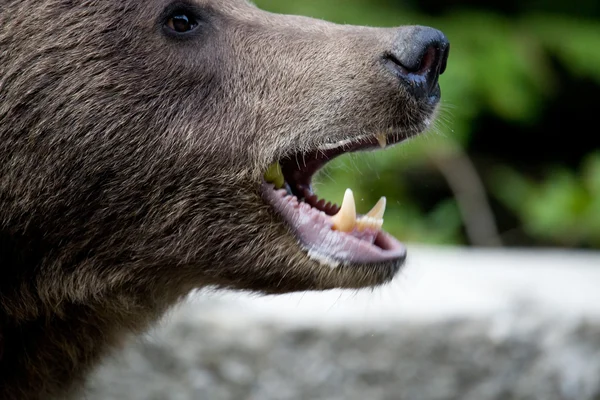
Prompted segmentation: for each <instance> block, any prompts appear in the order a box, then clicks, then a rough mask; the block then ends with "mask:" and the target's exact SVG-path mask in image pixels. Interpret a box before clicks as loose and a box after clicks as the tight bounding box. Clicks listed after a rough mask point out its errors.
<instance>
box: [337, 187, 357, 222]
mask: <svg viewBox="0 0 600 400" xmlns="http://www.w3.org/2000/svg"><path fill="white" fill-rule="evenodd" d="M331 222H333V228H334V229H336V230H338V231H341V232H346V233H348V232H352V230H353V229H354V227H355V226H356V204H355V202H354V194H353V193H352V190H350V189H347V190H346V193H345V194H344V201H343V202H342V207H341V208H340V211H339V212H338V213H337V214H336V215H334V216H333V217H331Z"/></svg>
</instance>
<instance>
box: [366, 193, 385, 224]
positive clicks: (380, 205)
mask: <svg viewBox="0 0 600 400" xmlns="http://www.w3.org/2000/svg"><path fill="white" fill-rule="evenodd" d="M386 204H387V199H386V198H385V197H382V198H381V199H379V201H378V202H377V204H375V207H373V208H372V209H371V211H369V212H368V213H367V214H366V216H367V217H371V218H375V219H383V215H384V214H385V206H386Z"/></svg>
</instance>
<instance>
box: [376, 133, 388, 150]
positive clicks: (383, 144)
mask: <svg viewBox="0 0 600 400" xmlns="http://www.w3.org/2000/svg"><path fill="white" fill-rule="evenodd" d="M377 141H378V142H379V145H380V146H381V148H382V149H385V148H386V146H387V135H386V134H385V133H380V134H379V135H377Z"/></svg>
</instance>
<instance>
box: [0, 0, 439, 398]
mask: <svg viewBox="0 0 600 400" xmlns="http://www.w3.org/2000/svg"><path fill="white" fill-rule="evenodd" d="M195 4H196V5H197V7H198V10H199V11H200V13H201V15H202V16H203V18H202V21H203V22H202V24H201V27H200V29H199V31H198V32H199V34H198V35H196V36H195V37H194V38H193V39H191V40H185V41H178V40H174V39H172V38H168V37H166V36H165V34H164V33H163V31H162V29H161V26H162V25H161V23H159V17H160V16H161V14H162V12H163V10H164V8H165V7H166V6H167V5H168V1H167V0H148V1H145V0H81V1H73V0H0V26H1V27H2V28H1V31H0V157H1V158H0V160H1V161H0V398H1V399H2V400H15V399H27V400H33V399H48V398H50V397H52V396H63V395H64V393H66V392H67V391H69V390H70V389H71V388H72V387H73V386H74V385H75V384H76V383H77V382H78V381H79V380H80V379H82V378H83V377H84V375H85V373H86V372H87V371H88V369H89V368H90V367H91V366H93V365H94V364H95V363H97V361H98V360H99V359H100V358H101V357H102V355H103V354H104V353H105V352H106V351H107V350H108V349H110V348H111V347H113V346H116V345H118V344H119V342H120V341H121V340H122V338H123V336H124V335H125V334H126V333H128V332H137V331H140V330H142V329H144V328H146V327H147V326H148V324H150V323H151V322H152V321H154V320H155V319H156V318H158V317H159V316H160V315H161V314H162V313H163V312H164V311H165V310H167V309H168V307H170V306H171V305H173V304H174V303H176V302H177V301H178V300H179V299H180V298H181V297H182V296H184V295H185V294H187V293H188V292H189V291H190V290H192V289H193V288H200V287H205V286H209V285H210V286H216V287H228V288H234V289H242V290H251V291H255V292H261V293H284V292H290V291H300V290H324V289H329V288H335V287H344V288H358V287H365V286H375V285H379V284H382V283H385V282H387V281H389V280H390V279H391V278H392V277H393V276H394V275H395V273H396V272H397V270H398V268H399V267H400V265H392V266H390V265H364V266H342V267H340V268H337V269H331V268H328V267H324V266H321V265H320V264H318V263H316V262H314V261H312V260H310V259H309V258H308V257H307V255H306V253H305V252H304V251H303V250H302V249H301V248H300V247H299V246H298V244H297V243H296V241H295V239H294V237H293V236H292V235H291V234H290V232H289V231H288V228H287V227H286V225H285V224H284V223H283V222H282V221H281V220H280V219H279V218H278V217H277V216H276V215H275V214H274V213H273V212H272V210H271V209H270V208H269V207H268V206H267V205H266V204H265V203H264V202H263V201H262V200H261V198H260V194H259V191H258V185H259V182H260V179H261V176H262V172H263V171H264V170H265V169H266V167H267V166H268V165H269V164H270V163H271V162H273V161H274V160H276V159H279V158H281V157H282V156H283V155H286V154H290V153H292V152H297V151H302V150H308V149H314V148H315V146H317V145H319V144H323V143H331V142H334V141H338V140H342V139H347V138H350V137H355V136H358V135H361V134H365V133H373V132H376V131H379V130H382V129H387V128H392V129H395V130H396V131H397V132H398V133H399V134H404V135H411V134H414V133H417V132H418V131H421V130H422V129H423V128H424V125H423V120H424V118H425V117H428V116H430V115H431V114H432V113H433V112H434V110H433V107H431V106H426V105H423V104H421V103H418V102H417V101H416V100H414V99H412V97H410V96H409V95H408V93H407V92H406V91H404V89H402V87H401V86H400V85H399V84H398V82H397V81H396V80H395V78H394V77H393V76H392V75H391V74H389V73H388V71H386V70H385V68H384V67H383V66H382V64H381V63H380V57H381V55H382V54H383V53H385V52H386V51H389V50H390V49H392V48H394V47H398V46H402V43H406V44H407V45H408V44H410V29H411V28H408V27H406V28H402V29H373V28H363V27H352V26H339V25H334V24H330V23H326V22H322V21H316V20H312V19H307V18H301V17H292V16H279V15H273V14H268V13H266V12H263V11H259V10H257V9H256V8H254V7H252V6H251V5H249V4H246V3H244V2H243V1H241V0H196V3H195ZM403 40H404V42H403Z"/></svg>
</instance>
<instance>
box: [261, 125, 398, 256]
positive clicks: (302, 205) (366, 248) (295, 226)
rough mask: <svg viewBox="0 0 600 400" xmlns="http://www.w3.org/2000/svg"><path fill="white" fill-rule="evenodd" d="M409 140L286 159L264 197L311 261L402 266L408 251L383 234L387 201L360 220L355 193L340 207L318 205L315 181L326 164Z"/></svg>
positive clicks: (375, 139)
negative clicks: (394, 264)
mask: <svg viewBox="0 0 600 400" xmlns="http://www.w3.org/2000/svg"><path fill="white" fill-rule="evenodd" d="M404 139H406V136H401V135H394V134H389V135H388V134H380V135H376V136H369V137H363V138H359V139H355V140H349V141H344V142H339V143H334V144H331V145H326V146H322V147H320V148H318V149H316V150H315V151H313V152H309V153H301V154H296V155H293V156H291V157H287V158H285V159H283V160H280V161H279V162H276V163H274V164H273V165H271V166H270V168H269V170H268V171H267V172H266V173H265V175H264V182H263V184H262V194H263V197H264V199H265V201H267V203H269V204H270V205H272V206H273V207H274V209H275V210H276V212H277V213H278V214H280V215H281V216H282V218H283V219H284V220H285V221H286V222H287V223H288V225H289V226H290V227H291V228H292V231H293V233H294V234H295V236H296V237H297V239H298V240H299V242H300V244H301V245H302V246H303V247H304V248H305V250H306V251H307V252H308V255H309V256H310V257H311V258H313V259H316V260H318V261H319V262H321V263H324V264H327V265H329V266H332V267H335V266H338V265H340V264H344V265H347V264H380V263H391V262H394V263H395V262H402V261H404V259H405V258H406V247H405V246H404V245H403V244H402V243H401V242H399V241H398V240H397V239H396V238H394V237H393V236H391V235H390V234H388V233H386V232H385V231H384V230H383V229H382V226H383V217H384V213H385V207H386V198H385V197H382V198H381V199H380V200H379V201H378V202H377V204H375V206H374V207H373V209H372V210H371V211H369V212H368V213H366V214H365V215H360V214H357V213H356V207H355V201H354V195H353V193H352V190H351V189H347V190H346V193H345V194H344V200H343V202H342V204H341V205H339V206H338V205H336V204H331V203H328V202H326V201H325V200H323V199H319V197H318V196H317V195H316V194H315V193H314V192H313V189H312V185H311V180H312V177H313V176H314V174H315V173H316V172H317V171H319V170H320V169H321V168H322V167H323V166H324V165H325V164H326V163H327V162H329V161H331V160H333V159H334V158H336V157H338V156H340V155H342V154H344V153H350V152H357V151H367V150H373V149H378V148H385V147H386V146H390V145H393V144H397V143H399V142H401V141H403V140H404Z"/></svg>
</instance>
